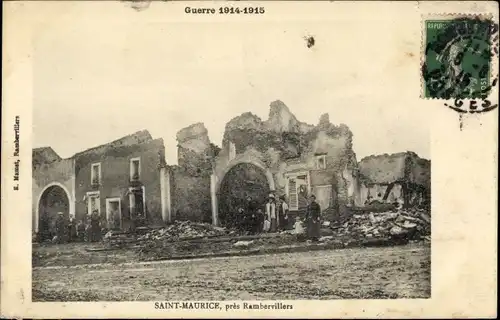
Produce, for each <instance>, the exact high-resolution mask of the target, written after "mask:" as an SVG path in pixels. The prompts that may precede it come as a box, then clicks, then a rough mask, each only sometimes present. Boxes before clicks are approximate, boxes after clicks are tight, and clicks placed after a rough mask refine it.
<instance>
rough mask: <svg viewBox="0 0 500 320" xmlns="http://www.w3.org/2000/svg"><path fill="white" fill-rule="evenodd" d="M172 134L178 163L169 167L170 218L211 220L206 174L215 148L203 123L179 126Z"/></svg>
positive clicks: (209, 169) (210, 165)
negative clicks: (175, 140) (175, 141)
mask: <svg viewBox="0 0 500 320" xmlns="http://www.w3.org/2000/svg"><path fill="white" fill-rule="evenodd" d="M176 138H177V148H178V151H177V157H178V165H177V166H171V167H169V170H170V171H171V173H172V174H171V176H172V179H171V190H172V213H173V218H174V219H176V220H193V221H205V222H211V220H212V218H211V217H212V214H211V198H210V175H211V173H212V158H213V156H215V155H217V153H218V152H219V148H218V147H217V146H215V145H214V144H212V143H210V140H209V138H208V131H207V129H206V128H205V126H204V125H203V123H195V124H193V125H191V126H189V127H186V128H184V129H181V130H180V131H179V132H178V133H177V136H176Z"/></svg>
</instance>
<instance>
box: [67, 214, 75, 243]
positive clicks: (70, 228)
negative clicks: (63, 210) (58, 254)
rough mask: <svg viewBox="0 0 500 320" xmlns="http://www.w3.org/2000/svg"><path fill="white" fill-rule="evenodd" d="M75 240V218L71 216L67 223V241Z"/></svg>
mask: <svg viewBox="0 0 500 320" xmlns="http://www.w3.org/2000/svg"><path fill="white" fill-rule="evenodd" d="M74 241H76V225H75V219H74V218H73V217H71V218H70V219H69V224H68V242H74Z"/></svg>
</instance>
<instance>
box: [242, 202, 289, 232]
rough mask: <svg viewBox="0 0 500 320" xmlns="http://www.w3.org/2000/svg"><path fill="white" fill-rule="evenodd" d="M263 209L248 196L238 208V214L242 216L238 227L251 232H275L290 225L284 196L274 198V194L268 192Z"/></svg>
mask: <svg viewBox="0 0 500 320" xmlns="http://www.w3.org/2000/svg"><path fill="white" fill-rule="evenodd" d="M264 209H265V212H264V211H263V210H262V208H259V205H258V204H257V203H256V201H255V200H253V199H252V197H251V196H248V197H247V199H246V203H245V205H244V206H243V207H240V208H239V209H238V214H239V215H241V216H242V217H243V219H242V223H241V224H240V226H239V227H240V228H241V229H243V230H245V231H249V232H250V233H253V234H256V233H261V232H277V231H282V230H286V229H288V228H289V227H290V224H289V209H288V204H287V203H286V201H285V197H284V196H281V197H279V198H278V199H276V198H275V196H274V194H270V195H269V197H268V201H267V203H266V204H265V208H264Z"/></svg>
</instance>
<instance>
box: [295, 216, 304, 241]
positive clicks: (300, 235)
mask: <svg viewBox="0 0 500 320" xmlns="http://www.w3.org/2000/svg"><path fill="white" fill-rule="evenodd" d="M293 227H294V233H295V234H296V235H297V240H299V241H304V240H306V234H305V230H304V226H303V223H302V221H301V220H300V218H299V217H296V218H295V224H294V225H293Z"/></svg>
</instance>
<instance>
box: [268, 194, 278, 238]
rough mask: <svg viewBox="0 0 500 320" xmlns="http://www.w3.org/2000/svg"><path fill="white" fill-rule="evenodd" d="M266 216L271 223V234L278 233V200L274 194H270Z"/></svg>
mask: <svg viewBox="0 0 500 320" xmlns="http://www.w3.org/2000/svg"><path fill="white" fill-rule="evenodd" d="M266 215H267V218H268V220H269V221H270V222H271V227H270V230H269V232H276V229H277V226H278V220H277V216H276V199H275V197H274V194H272V193H271V194H269V199H268V201H267V203H266Z"/></svg>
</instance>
